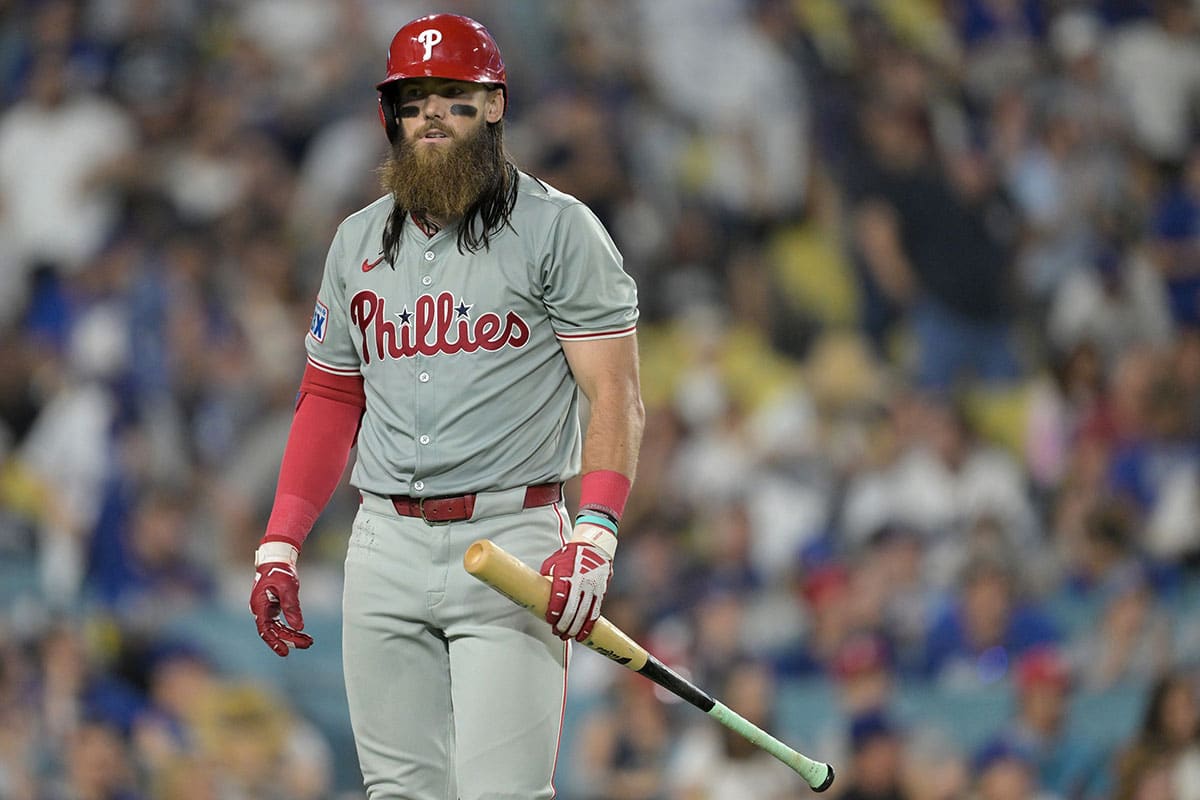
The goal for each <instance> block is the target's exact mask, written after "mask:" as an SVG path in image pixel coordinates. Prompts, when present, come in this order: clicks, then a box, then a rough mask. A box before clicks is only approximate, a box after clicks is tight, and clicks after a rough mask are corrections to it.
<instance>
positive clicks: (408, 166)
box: [379, 124, 504, 220]
mask: <svg viewBox="0 0 1200 800" xmlns="http://www.w3.org/2000/svg"><path fill="white" fill-rule="evenodd" d="M431 127H434V128H436V129H437V130H441V131H443V132H445V133H446V135H447V136H449V135H450V133H449V131H446V129H445V128H443V127H441V126H438V125H434V126H431ZM423 135H425V129H422V130H421V131H419V132H418V133H417V134H416V136H415V137H414V139H415V138H419V137H421V136H423ZM501 136H502V134H501V129H500V126H499V125H498V124H497V125H488V124H484V125H482V126H481V127H479V128H477V129H475V130H473V131H471V132H470V133H468V134H467V135H465V136H463V137H462V138H459V139H457V140H456V141H453V142H451V144H450V146H449V147H439V146H433V147H430V146H427V145H423V146H421V147H420V149H419V150H418V147H417V145H416V143H415V142H414V139H410V138H409V137H407V136H399V137H397V140H396V143H395V144H394V145H393V146H392V153H391V155H390V156H389V157H388V159H387V161H385V162H384V164H383V166H382V167H380V169H379V176H380V182H381V183H382V184H383V188H384V189H386V190H387V191H389V192H391V194H392V197H393V199H394V200H395V202H396V206H397V207H398V208H405V209H408V210H409V211H411V212H412V213H413V214H415V215H416V216H418V217H425V218H427V219H430V220H452V219H458V218H459V217H462V216H464V215H465V214H466V213H467V211H468V210H469V209H470V208H471V206H472V205H473V204H474V203H475V202H476V201H477V200H478V199H479V198H480V196H481V195H482V194H483V192H484V191H485V190H486V189H487V188H488V187H490V186H492V185H494V184H495V182H496V180H497V176H498V175H499V174H500V172H501V170H503V169H504V146H503V144H502V139H501Z"/></svg>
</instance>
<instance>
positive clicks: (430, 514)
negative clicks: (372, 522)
mask: <svg viewBox="0 0 1200 800" xmlns="http://www.w3.org/2000/svg"><path fill="white" fill-rule="evenodd" d="M475 497H476V495H474V494H462V495H458V496H456V497H409V496H407V495H403V494H394V495H392V496H391V497H390V498H389V499H390V500H391V501H392V505H393V506H394V507H395V509H396V513H397V514H399V515H400V516H402V517H420V518H421V519H423V520H425V521H426V522H428V523H429V524H431V525H432V524H435V523H442V524H445V523H448V522H463V521H464V520H468V519H470V518H471V515H472V514H474V513H475ZM561 499H562V484H561V483H539V484H537V485H536V486H528V487H526V488H525V504H524V506H523V507H524V508H537V507H538V506H548V505H550V504H552V503H557V502H558V501H559V500H561Z"/></svg>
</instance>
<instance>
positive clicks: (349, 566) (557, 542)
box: [342, 489, 570, 800]
mask: <svg viewBox="0 0 1200 800" xmlns="http://www.w3.org/2000/svg"><path fill="white" fill-rule="evenodd" d="M523 498H524V489H516V490H512V491H508V492H497V493H491V494H481V495H479V496H478V499H477V501H476V506H475V511H474V514H473V516H472V519H471V520H469V521H466V522H457V523H451V524H449V525H429V524H428V523H426V522H425V521H424V520H422V519H420V518H413V517H402V516H400V515H399V514H397V513H396V510H395V508H393V506H392V503H391V501H390V500H388V499H387V498H384V497H380V496H377V495H373V494H369V493H366V492H364V493H363V503H362V506H361V507H360V509H359V512H358V515H357V517H356V518H355V521H354V528H353V532H352V533H351V536H350V543H349V547H348V550H347V553H346V579H345V590H344V593H343V597H342V613H343V625H342V659H343V668H344V673H345V681H346V697H347V699H348V700H349V705H350V721H351V725H352V727H353V730H354V740H355V743H356V746H357V749H358V759H359V764H360V766H361V768H362V773H363V782H364V785H365V786H366V790H367V796H368V797H369V798H370V800H401V799H403V800H485V798H486V799H487V800H540V799H542V798H545V799H546V800H549V798H552V797H554V788H553V775H554V766H555V761H556V759H557V754H558V743H559V735H560V733H561V730H562V716H563V705H564V701H565V695H566V664H567V654H568V650H569V648H568V647H567V645H566V643H564V642H563V641H561V640H560V639H558V638H557V637H556V636H555V635H554V633H553V632H552V631H551V629H550V626H549V625H548V624H547V623H546V622H545V621H544V620H539V619H537V618H535V617H534V616H533V615H532V614H530V613H529V612H528V611H526V610H525V609H523V608H520V607H518V606H517V605H515V604H513V603H512V602H510V601H509V600H507V599H506V598H504V597H502V596H501V595H499V594H497V593H496V592H495V591H493V590H492V589H489V588H488V587H487V586H485V585H484V584H482V583H480V582H479V581H477V580H475V579H474V578H472V577H471V576H470V575H469V574H468V573H467V572H466V570H464V569H463V565H462V559H463V554H464V553H465V552H466V549H467V546H468V545H470V544H471V542H473V541H475V540H476V539H481V538H486V539H492V540H494V541H495V542H496V543H497V544H499V545H500V546H501V547H503V548H504V549H505V550H507V551H509V552H510V553H512V554H513V555H515V556H516V557H518V558H520V559H521V560H522V561H524V562H525V563H527V564H529V565H531V566H532V567H534V568H535V569H536V568H538V567H539V566H540V565H541V562H542V560H543V559H545V558H546V556H548V555H550V553H552V552H553V551H554V550H555V549H557V548H558V547H560V546H561V545H562V543H563V541H564V539H565V537H566V536H567V534H568V532H569V530H570V528H569V525H570V523H569V521H568V519H567V516H566V511H565V510H564V508H563V505H562V503H556V504H554V505H552V506H542V507H539V508H531V509H522V507H521V506H522V500H523Z"/></svg>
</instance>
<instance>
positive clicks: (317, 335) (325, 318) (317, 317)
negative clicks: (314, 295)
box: [308, 300, 329, 342]
mask: <svg viewBox="0 0 1200 800" xmlns="http://www.w3.org/2000/svg"><path fill="white" fill-rule="evenodd" d="M327 322H329V308H328V307H327V306H326V305H325V304H324V303H322V302H321V301H320V300H318V301H317V307H316V308H314V309H313V315H312V322H311V323H310V324H309V326H308V335H309V336H311V337H313V338H314V339H316V340H317V341H318V342H323V341H325V323H327Z"/></svg>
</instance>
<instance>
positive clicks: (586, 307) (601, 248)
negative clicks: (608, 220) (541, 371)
mask: <svg viewBox="0 0 1200 800" xmlns="http://www.w3.org/2000/svg"><path fill="white" fill-rule="evenodd" d="M542 264H543V266H542V289H543V296H542V299H543V302H544V303H545V304H546V309H547V310H548V311H549V313H550V321H551V324H552V325H553V326H554V332H555V335H556V336H557V337H558V338H559V339H560V340H565V341H581V340H587V339H611V338H616V337H619V336H628V335H630V334H632V333H633V332H634V331H635V330H636V329H637V320H638V307H637V287H636V285H635V284H634V281H633V278H631V277H630V276H629V275H628V274H627V273H626V272H625V269H624V267H623V266H622V259H621V254H620V252H619V251H618V250H617V246H616V245H615V244H614V243H613V240H612V238H611V237H610V236H609V235H608V231H606V230H605V229H604V226H603V225H602V224H601V223H600V220H599V219H597V218H596V215H595V214H593V213H592V211H591V209H589V208H588V207H587V206H585V205H584V204H582V203H571V204H570V205H568V206H566V207H564V208H563V209H562V210H561V211H560V212H559V213H558V215H557V217H556V218H555V220H554V223H553V226H552V229H551V232H550V239H549V242H548V245H547V252H546V253H545V255H544V261H543V262H542Z"/></svg>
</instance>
